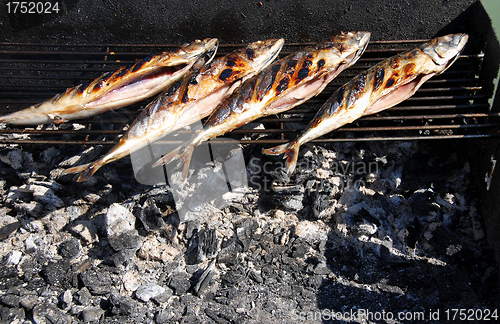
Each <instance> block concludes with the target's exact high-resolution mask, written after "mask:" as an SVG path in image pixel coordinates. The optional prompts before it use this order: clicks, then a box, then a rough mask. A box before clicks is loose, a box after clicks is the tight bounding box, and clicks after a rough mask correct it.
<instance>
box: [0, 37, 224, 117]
mask: <svg viewBox="0 0 500 324" xmlns="http://www.w3.org/2000/svg"><path fill="white" fill-rule="evenodd" d="M217 46H218V41H217V39H215V38H214V39H205V40H197V41H194V42H192V43H191V44H189V45H186V46H184V47H181V48H180V49H178V50H176V51H172V52H165V53H162V54H158V55H150V56H148V57H146V58H145V59H143V60H140V61H137V62H136V63H135V64H134V65H132V66H131V67H121V68H120V69H118V70H117V71H115V72H113V73H105V74H103V75H101V76H99V77H98V78H96V79H95V80H94V81H92V82H90V83H84V84H80V85H78V86H76V87H74V88H70V89H67V90H66V91H65V92H64V93H63V94H58V95H56V96H54V97H53V98H51V99H49V100H47V101H45V102H43V103H41V104H37V105H33V106H31V107H29V108H27V109H25V110H21V111H18V112H15V113H12V114H10V115H7V116H3V117H0V122H7V123H13V124H42V123H50V122H56V123H61V122H64V121H68V120H72V119H77V118H85V117H89V116H93V115H96V114H99V113H103V112H105V111H108V110H111V109H116V108H120V107H123V106H126V105H130V104H133V103H136V102H139V101H141V100H144V99H146V98H148V97H151V96H153V95H155V94H158V93H159V92H161V91H163V90H164V89H165V88H166V87H168V86H169V85H171V84H172V83H174V82H176V81H177V80H179V79H180V78H181V77H182V76H183V75H184V74H185V73H187V72H188V71H189V69H190V68H191V67H192V66H193V65H194V64H195V63H196V62H197V61H202V62H205V61H210V60H211V59H212V57H213V55H214V54H215V51H216V48H217ZM204 55H205V56H206V57H204Z"/></svg>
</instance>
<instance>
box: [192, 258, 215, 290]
mask: <svg viewBox="0 0 500 324" xmlns="http://www.w3.org/2000/svg"><path fill="white" fill-rule="evenodd" d="M215 262H216V260H215V259H214V260H213V261H212V262H210V264H209V266H208V267H207V268H206V269H205V270H204V271H203V273H202V274H201V276H200V278H199V279H198V282H197V283H196V285H195V286H194V289H193V290H194V293H195V294H196V295H198V296H200V295H201V294H203V292H204V291H205V290H206V289H207V287H208V285H209V284H210V280H212V278H213V277H214V275H215Z"/></svg>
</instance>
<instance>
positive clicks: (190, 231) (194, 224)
mask: <svg viewBox="0 0 500 324" xmlns="http://www.w3.org/2000/svg"><path fill="white" fill-rule="evenodd" d="M199 231H200V221H199V220H190V221H188V222H186V230H185V234H184V237H185V238H186V239H187V240H189V239H190V238H191V237H193V235H195V234H196V233H197V232H199Z"/></svg>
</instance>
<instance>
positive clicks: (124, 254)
mask: <svg viewBox="0 0 500 324" xmlns="http://www.w3.org/2000/svg"><path fill="white" fill-rule="evenodd" d="M135 252H137V249H123V250H121V251H119V252H116V253H115V254H113V255H112V256H111V258H110V259H111V261H113V264H114V265H115V266H120V265H123V264H125V263H126V262H127V261H129V260H131V259H132V258H133V257H134V256H135Z"/></svg>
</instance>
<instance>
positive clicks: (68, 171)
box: [61, 163, 91, 176]
mask: <svg viewBox="0 0 500 324" xmlns="http://www.w3.org/2000/svg"><path fill="white" fill-rule="evenodd" d="M90 164H91V163H87V164H82V165H79V166H76V167H72V168H69V169H66V170H64V171H63V172H62V173H61V176H64V175H67V174H71V173H79V172H83V171H85V169H86V168H88V167H89V165H90Z"/></svg>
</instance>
